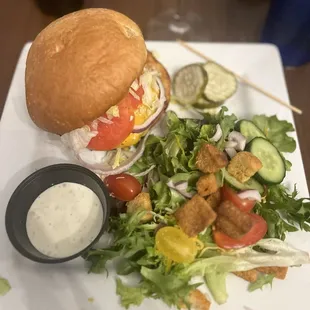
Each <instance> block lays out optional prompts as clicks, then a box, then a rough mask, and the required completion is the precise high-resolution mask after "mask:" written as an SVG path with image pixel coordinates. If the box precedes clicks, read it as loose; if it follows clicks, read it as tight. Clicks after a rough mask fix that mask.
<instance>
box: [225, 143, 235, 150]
mask: <svg viewBox="0 0 310 310" xmlns="http://www.w3.org/2000/svg"><path fill="white" fill-rule="evenodd" d="M237 145H238V143H237V142H236V141H227V142H225V148H228V149H230V148H233V149H234V148H236V147H237Z"/></svg>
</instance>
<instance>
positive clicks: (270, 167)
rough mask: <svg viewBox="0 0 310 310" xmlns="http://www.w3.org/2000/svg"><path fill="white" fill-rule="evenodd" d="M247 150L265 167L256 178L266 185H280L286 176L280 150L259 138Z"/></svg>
mask: <svg viewBox="0 0 310 310" xmlns="http://www.w3.org/2000/svg"><path fill="white" fill-rule="evenodd" d="M246 150H247V151H249V152H251V153H252V154H253V155H255V156H256V157H257V158H258V159H259V160H260V161H261V162H262V164H263V167H262V168H261V169H260V170H259V171H258V172H257V173H256V174H255V178H256V179H257V180H258V181H260V182H261V183H264V184H280V183H281V182H282V181H283V179H284V177H285V174H286V169H285V163H284V161H283V158H282V156H281V154H280V152H279V151H278V149H277V148H276V147H275V146H274V145H273V144H272V143H270V142H269V141H268V140H266V139H264V138H261V137H257V138H254V139H253V140H252V141H251V142H250V143H249V144H248V145H247V146H246Z"/></svg>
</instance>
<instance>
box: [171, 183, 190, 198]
mask: <svg viewBox="0 0 310 310" xmlns="http://www.w3.org/2000/svg"><path fill="white" fill-rule="evenodd" d="M167 186H168V187H170V188H171V189H175V190H176V191H177V192H179V193H180V194H181V195H183V196H184V197H186V198H192V197H193V196H194V193H190V192H188V191H187V187H188V183H187V182H180V183H178V184H174V183H173V182H172V181H171V180H170V181H169V182H168V183H167Z"/></svg>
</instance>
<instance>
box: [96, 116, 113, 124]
mask: <svg viewBox="0 0 310 310" xmlns="http://www.w3.org/2000/svg"><path fill="white" fill-rule="evenodd" d="M97 120H98V121H100V122H101V123H105V124H108V125H111V124H113V122H112V121H111V120H110V119H107V118H105V117H103V116H100V117H98V118H97Z"/></svg>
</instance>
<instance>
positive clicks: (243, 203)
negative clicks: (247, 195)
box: [221, 185, 256, 212]
mask: <svg viewBox="0 0 310 310" xmlns="http://www.w3.org/2000/svg"><path fill="white" fill-rule="evenodd" d="M221 197H222V200H223V201H226V200H229V201H230V202H232V203H233V204H234V205H235V206H236V207H238V208H239V209H240V210H241V211H243V212H250V211H251V210H252V209H253V208H254V206H255V204H256V201H255V200H252V199H242V198H240V197H239V196H238V194H237V193H236V192H235V191H234V190H233V189H232V188H230V187H229V186H227V185H224V186H223V187H222V189H221Z"/></svg>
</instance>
